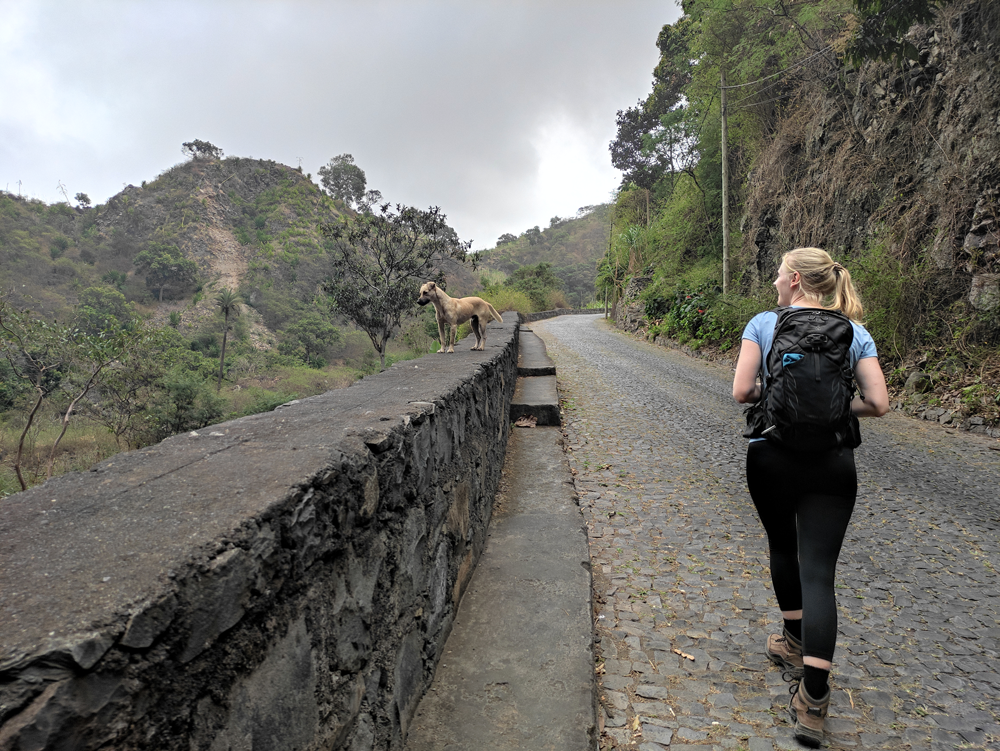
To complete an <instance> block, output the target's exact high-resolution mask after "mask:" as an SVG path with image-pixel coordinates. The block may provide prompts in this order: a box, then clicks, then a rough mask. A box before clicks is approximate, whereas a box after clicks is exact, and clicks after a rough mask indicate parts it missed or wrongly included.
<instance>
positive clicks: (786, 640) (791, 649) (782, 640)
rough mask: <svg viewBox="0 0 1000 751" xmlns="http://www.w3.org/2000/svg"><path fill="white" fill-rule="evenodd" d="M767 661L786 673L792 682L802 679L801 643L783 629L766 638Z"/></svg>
mask: <svg viewBox="0 0 1000 751" xmlns="http://www.w3.org/2000/svg"><path fill="white" fill-rule="evenodd" d="M766 652H767V659H769V660H770V661H771V662H773V663H774V664H775V665H777V666H778V667H779V668H783V669H784V670H786V671H788V673H789V674H790V676H791V678H792V679H793V680H799V679H800V678H801V677H802V642H801V641H799V640H798V639H796V638H795V637H794V636H792V635H791V634H790V633H788V630H787V629H783V630H782V633H781V634H771V635H770V636H769V637H767V649H766Z"/></svg>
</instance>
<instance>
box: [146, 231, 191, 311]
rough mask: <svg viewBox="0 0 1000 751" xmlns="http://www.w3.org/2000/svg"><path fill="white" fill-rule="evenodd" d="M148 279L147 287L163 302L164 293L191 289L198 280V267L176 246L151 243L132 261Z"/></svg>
mask: <svg viewBox="0 0 1000 751" xmlns="http://www.w3.org/2000/svg"><path fill="white" fill-rule="evenodd" d="M132 262H133V263H134V264H135V266H136V268H137V269H138V270H139V273H141V274H143V275H144V276H145V277H146V287H147V288H149V289H150V290H155V291H156V292H157V299H159V301H160V302H163V292H164V291H165V290H169V291H170V292H172V293H179V292H181V291H183V290H186V289H189V288H190V287H192V286H193V285H194V283H195V281H196V280H197V278H198V265H197V264H196V263H195V262H194V261H192V260H191V259H189V258H185V257H184V255H183V254H182V253H181V250H180V248H178V247H177V246H176V245H166V244H163V243H151V244H150V246H149V247H148V248H147V249H146V250H144V251H142V252H141V253H139V254H138V255H136V257H135V258H134V259H133V261H132Z"/></svg>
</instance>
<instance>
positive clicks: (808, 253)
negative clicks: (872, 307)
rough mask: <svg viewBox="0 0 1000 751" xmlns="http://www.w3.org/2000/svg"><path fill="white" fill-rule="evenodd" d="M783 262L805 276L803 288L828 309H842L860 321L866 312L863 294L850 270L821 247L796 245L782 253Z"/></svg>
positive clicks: (808, 294)
mask: <svg viewBox="0 0 1000 751" xmlns="http://www.w3.org/2000/svg"><path fill="white" fill-rule="evenodd" d="M781 262H782V263H783V264H785V266H786V268H788V269H790V270H791V271H796V272H798V274H799V278H800V279H801V280H802V292H803V293H804V294H806V295H807V296H808V297H812V298H814V299H816V300H818V301H819V303H820V305H822V306H823V307H824V308H826V309H827V310H839V311H840V312H841V313H843V314H844V315H846V316H847V317H848V318H850V319H852V320H854V321H860V320H861V316H862V314H863V313H864V307H863V306H862V305H861V298H860V297H859V295H858V292H857V290H856V289H854V283H853V282H852V281H851V272H850V271H848V270H847V269H846V268H844V267H843V266H841V265H840V264H839V263H837V262H836V261H834V260H833V259H832V258H830V255H829V253H827V252H826V251H825V250H820V249H819V248H796V249H795V250H791V251H789V252H787V253H785V255H784V256H783V257H782V259H781Z"/></svg>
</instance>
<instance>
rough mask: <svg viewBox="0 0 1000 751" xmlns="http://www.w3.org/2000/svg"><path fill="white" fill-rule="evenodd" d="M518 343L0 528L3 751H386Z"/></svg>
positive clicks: (95, 488)
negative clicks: (295, 750)
mask: <svg viewBox="0 0 1000 751" xmlns="http://www.w3.org/2000/svg"><path fill="white" fill-rule="evenodd" d="M517 339H518V324H517V323H514V322H511V323H509V324H502V325H499V326H492V327H491V331H490V342H489V344H488V346H487V349H486V351H485V352H483V353H480V352H470V351H468V350H467V348H465V347H463V348H462V351H460V352H458V353H456V354H455V355H449V356H441V355H430V356H427V357H424V358H422V359H420V360H416V361H410V362H404V363H399V364H397V365H395V366H394V367H392V368H391V369H389V370H387V371H386V372H384V373H381V374H379V375H377V376H373V377H369V378H365V379H364V380H362V381H360V382H359V383H357V384H355V385H354V386H352V387H350V388H347V389H342V390H338V391H332V392H329V393H327V394H323V395H321V396H317V397H312V398H309V399H304V400H302V401H301V402H293V403H291V404H289V405H286V406H284V407H282V408H279V409H278V410H276V411H274V412H271V413H267V414H263V415H255V416H253V417H248V418H243V419H240V420H235V421H232V422H228V423H223V424H221V425H216V426H213V427H210V428H205V429H204V430H201V431H198V432H197V433H191V434H188V435H184V436H176V437H174V438H171V439H168V440H166V441H164V442H163V443H161V444H158V445H157V446H153V447H150V448H148V449H145V450H142V451H137V452H133V453H130V454H124V455H119V456H116V457H114V458H112V459H111V460H109V461H107V462H105V463H103V464H100V465H98V466H97V467H95V468H94V469H93V470H91V471H90V472H87V473H83V474H74V475H67V476H64V477H60V478H57V479H55V480H52V481H49V482H48V483H46V484H45V485H43V486H40V487H38V488H34V489H32V490H30V491H28V492H25V493H20V494H18V495H16V496H12V497H10V498H8V499H6V500H4V501H3V502H2V509H0V749H4V750H5V751H6V750H7V749H11V750H14V749H18V750H25V749H55V748H73V749H79V750H80V751H83V750H85V749H96V748H115V749H138V748H143V749H185V750H187V749H235V748H298V749H316V748H324V749H332V748H350V749H352V750H357V751H360V750H362V749H376V748H377V749H388V748H399V747H400V746H401V745H402V740H403V738H404V737H405V734H406V731H407V727H408V723H409V721H410V719H411V717H412V715H413V712H414V710H415V707H416V704H417V701H418V700H419V698H420V696H421V695H422V693H423V692H424V690H425V689H426V687H427V686H428V685H429V683H430V680H431V677H432V675H433V672H434V668H435V665H436V664H437V660H438V657H439V651H440V649H441V647H442V645H443V644H444V642H445V639H446V638H447V636H448V633H449V631H450V628H451V624H452V621H453V619H454V615H455V611H456V607H457V604H458V601H459V599H460V596H461V594H462V590H463V588H464V586H465V585H466V583H467V582H468V580H469V578H470V576H471V574H472V571H473V568H474V567H475V563H476V560H477V559H478V556H479V553H480V552H481V550H482V548H483V545H484V541H485V536H486V529H487V525H488V523H489V518H490V513H491V507H492V502H493V497H494V493H495V490H496V487H497V484H498V481H499V477H500V470H501V466H502V464H503V458H504V451H505V448H506V444H507V437H508V433H509V430H510V424H509V420H508V412H509V405H510V401H511V398H512V396H513V392H514V386H515V381H516V373H517V354H518V353H517V344H518V341H517Z"/></svg>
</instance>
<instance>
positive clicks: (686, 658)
mask: <svg viewBox="0 0 1000 751" xmlns="http://www.w3.org/2000/svg"><path fill="white" fill-rule="evenodd" d="M674 654H675V655H680V656H681V657H683V658H684V659H685V660H691V662H694V655H689V654H688V653H687V652H681V651H680V650H679V649H675V650H674Z"/></svg>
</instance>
